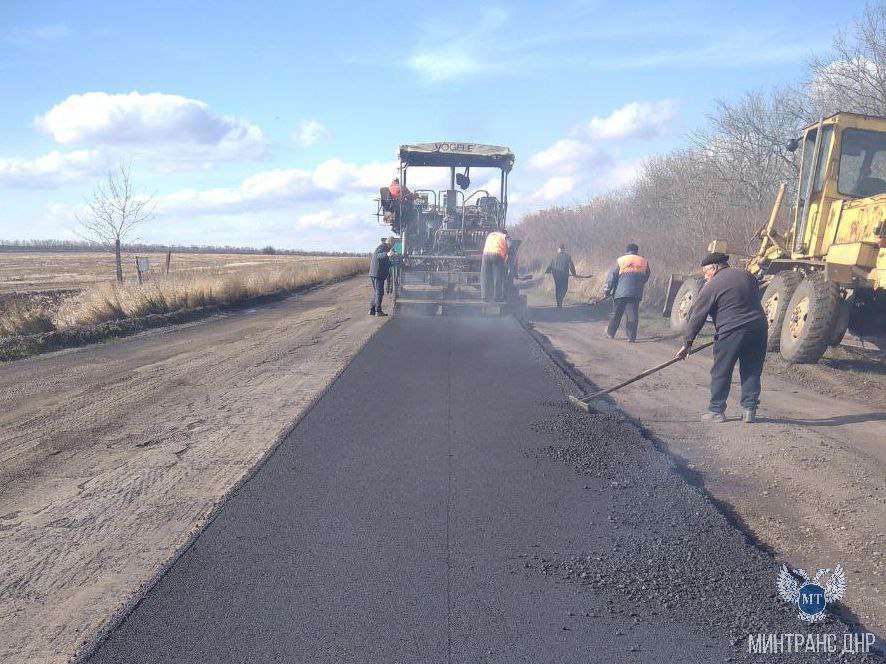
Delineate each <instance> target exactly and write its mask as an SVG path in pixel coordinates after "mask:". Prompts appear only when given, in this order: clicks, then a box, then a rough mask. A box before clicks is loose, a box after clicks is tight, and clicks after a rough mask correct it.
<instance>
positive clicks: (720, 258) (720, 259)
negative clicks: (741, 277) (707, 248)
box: [701, 251, 729, 267]
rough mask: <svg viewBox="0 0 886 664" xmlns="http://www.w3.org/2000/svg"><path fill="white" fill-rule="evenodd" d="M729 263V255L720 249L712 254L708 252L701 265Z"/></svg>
mask: <svg viewBox="0 0 886 664" xmlns="http://www.w3.org/2000/svg"><path fill="white" fill-rule="evenodd" d="M727 263H729V256H727V255H726V254H724V253H721V252H719V251H715V252H714V253H712V254H708V255H707V256H705V257H704V260H703V261H702V262H701V266H702V267H704V266H705V265H721V264H722V265H726V264H727Z"/></svg>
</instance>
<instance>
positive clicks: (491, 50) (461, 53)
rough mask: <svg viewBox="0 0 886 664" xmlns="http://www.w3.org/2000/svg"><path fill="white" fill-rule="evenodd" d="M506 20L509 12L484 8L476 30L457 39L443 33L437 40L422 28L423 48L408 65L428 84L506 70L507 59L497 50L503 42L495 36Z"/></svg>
mask: <svg viewBox="0 0 886 664" xmlns="http://www.w3.org/2000/svg"><path fill="white" fill-rule="evenodd" d="M507 19H508V11H507V10H506V9H504V8H503V7H495V6H493V7H485V8H483V9H482V10H481V11H480V12H479V14H478V16H477V17H476V18H474V19H473V20H472V25H473V26H474V28H473V29H464V30H461V31H459V32H458V36H457V37H455V38H454V39H453V38H452V37H451V36H450V35H451V33H449V32H446V33H440V34H439V35H438V37H437V38H436V39H435V38H434V35H433V34H432V33H429V32H428V31H427V30H425V29H422V30H421V31H420V34H422V36H423V39H422V47H421V48H420V49H419V50H417V51H415V52H414V53H413V54H412V55H411V56H409V58H408V59H407V61H406V62H407V64H408V66H409V67H410V68H411V69H413V70H415V71H416V72H418V73H419V74H421V75H422V76H423V77H424V79H425V80H426V81H427V82H429V83H441V82H444V81H452V80H458V79H463V78H467V77H470V76H475V75H477V74H484V73H490V72H495V71H503V67H502V65H501V64H500V63H502V62H504V61H507V58H503V57H502V54H501V52H500V50H499V49H498V47H499V44H500V40H499V39H498V38H496V36H495V35H496V33H497V32H498V30H499V29H500V28H501V27H502V26H503V25H504V24H505V23H506V22H507ZM434 42H436V44H435V43H434ZM428 44H430V45H428Z"/></svg>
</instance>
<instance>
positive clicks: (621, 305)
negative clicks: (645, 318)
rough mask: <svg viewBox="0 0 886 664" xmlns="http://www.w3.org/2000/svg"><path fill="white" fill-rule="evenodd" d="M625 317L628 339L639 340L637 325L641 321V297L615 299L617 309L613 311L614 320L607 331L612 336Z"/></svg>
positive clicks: (610, 322)
mask: <svg viewBox="0 0 886 664" xmlns="http://www.w3.org/2000/svg"><path fill="white" fill-rule="evenodd" d="M622 316H624V317H625V330H626V331H627V333H628V339H630V340H631V341H636V340H637V325H638V324H639V322H640V298H639V297H619V298H617V299H616V300H615V310H614V311H613V312H612V320H611V321H609V327H608V328H606V332H607V333H608V334H609V336H610V337H614V336H615V333H616V332H618V326H619V325H621V317H622Z"/></svg>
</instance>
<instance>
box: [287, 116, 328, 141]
mask: <svg viewBox="0 0 886 664" xmlns="http://www.w3.org/2000/svg"><path fill="white" fill-rule="evenodd" d="M331 135H332V132H330V131H329V129H328V128H327V127H326V126H325V125H323V124H322V123H320V122H318V121H317V120H305V121H304V122H302V123H301V125H299V128H298V129H297V130H296V131H295V132H293V134H292V139H293V140H294V141H295V142H296V143H298V144H299V145H302V146H304V147H306V148H308V147H311V146H312V145H314V144H315V143H319V142H320V141H322V140H324V139H326V138H329V137H330V136H331Z"/></svg>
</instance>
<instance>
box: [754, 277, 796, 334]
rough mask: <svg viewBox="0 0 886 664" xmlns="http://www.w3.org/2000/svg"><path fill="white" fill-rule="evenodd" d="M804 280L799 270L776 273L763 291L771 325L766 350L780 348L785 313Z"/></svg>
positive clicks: (763, 300) (767, 317)
mask: <svg viewBox="0 0 886 664" xmlns="http://www.w3.org/2000/svg"><path fill="white" fill-rule="evenodd" d="M801 281H803V275H802V274H800V273H799V272H794V271H789V272H779V273H778V274H776V275H775V276H774V277H773V278H772V281H770V282H769V285H768V286H766V290H765V291H763V299H762V300H761V304H762V305H763V311H764V313H765V314H766V323H767V325H768V327H769V336H768V337H767V338H766V350H778V346H779V342H780V341H781V328H782V323H783V322H784V315H785V312H786V311H787V309H788V303H789V302H790V301H791V297H792V296H793V294H794V291H796V290H797V286H799V285H800V282H801Z"/></svg>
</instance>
